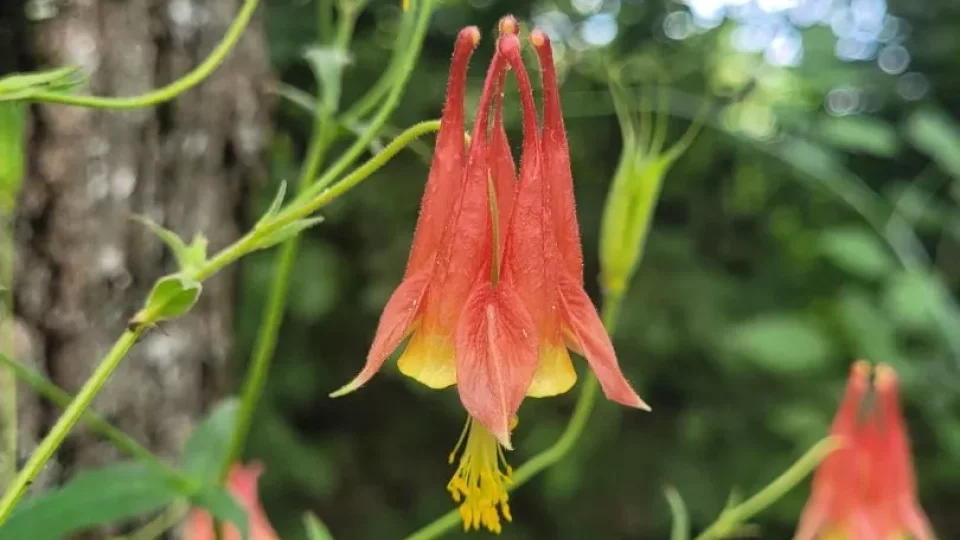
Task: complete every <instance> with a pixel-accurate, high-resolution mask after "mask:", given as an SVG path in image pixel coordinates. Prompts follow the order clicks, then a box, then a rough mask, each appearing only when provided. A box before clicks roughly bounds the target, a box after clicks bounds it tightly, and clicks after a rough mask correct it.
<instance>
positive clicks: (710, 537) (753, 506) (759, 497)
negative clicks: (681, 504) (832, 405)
mask: <svg viewBox="0 0 960 540" xmlns="http://www.w3.org/2000/svg"><path fill="white" fill-rule="evenodd" d="M840 445H841V443H840V441H839V440H838V439H836V438H835V437H827V438H825V439H823V440H821V441H820V442H818V443H817V444H815V445H813V447H811V448H810V449H809V450H807V453H805V454H804V455H803V456H802V457H801V458H800V459H798V460H797V461H796V462H795V463H794V464H793V465H791V466H790V468H789V469H787V470H786V471H784V472H783V474H781V475H780V476H778V477H777V478H776V479H774V480H773V482H770V483H769V484H767V486H766V487H765V488H763V489H761V490H760V491H759V492H757V494H756V495H754V496H753V497H750V498H749V499H747V500H745V501H743V502H742V503H740V504H738V505H737V506H734V507H733V508H730V509H728V510H724V511H723V512H721V513H720V516H719V517H717V520H716V521H715V522H713V524H712V525H710V526H709V527H707V528H706V530H704V531H703V532H702V533H700V535H699V536H697V537H696V538H695V539H694V540H720V539H721V538H727V537H728V536H730V535H731V534H732V533H733V532H734V530H735V529H736V528H737V527H739V526H740V525H743V524H744V523H746V522H747V520H749V519H750V518H752V517H753V516H755V515H757V514H759V513H760V512H762V511H763V510H765V509H766V508H767V507H768V506H770V505H771V504H773V503H775V502H776V501H778V500H780V499H781V498H782V497H783V496H784V495H786V493H787V492H788V491H790V490H791V489H793V488H794V487H796V485H797V484H799V483H800V482H801V481H803V479H804V478H806V477H807V475H809V474H810V472H811V471H813V470H814V469H815V468H816V467H817V465H819V464H820V462H821V461H823V459H824V458H825V457H827V455H829V454H830V452H833V451H834V450H836V449H838V448H840Z"/></svg>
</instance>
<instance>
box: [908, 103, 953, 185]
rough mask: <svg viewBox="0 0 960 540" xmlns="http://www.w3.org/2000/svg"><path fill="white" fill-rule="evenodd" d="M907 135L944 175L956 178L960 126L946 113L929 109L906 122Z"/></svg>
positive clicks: (920, 111)
mask: <svg viewBox="0 0 960 540" xmlns="http://www.w3.org/2000/svg"><path fill="white" fill-rule="evenodd" d="M907 136H908V137H909V138H910V142H912V143H913V145H914V146H916V147H917V148H918V149H919V150H920V151H921V152H923V153H925V154H927V155H929V156H930V157H931V158H933V160H934V161H936V162H937V164H938V165H940V168H941V169H943V170H944V171H945V172H946V173H947V174H949V175H951V176H953V177H954V178H956V179H960V126H957V124H956V122H955V121H954V120H953V119H952V118H951V117H950V115H948V114H947V113H946V112H944V111H942V110H940V109H934V108H931V107H927V108H923V109H920V110H918V111H916V112H915V113H913V114H912V115H911V116H910V118H909V120H907Z"/></svg>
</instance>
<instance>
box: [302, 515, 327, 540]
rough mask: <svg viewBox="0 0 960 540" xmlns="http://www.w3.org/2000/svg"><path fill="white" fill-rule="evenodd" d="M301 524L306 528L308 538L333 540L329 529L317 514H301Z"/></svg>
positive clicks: (312, 539) (311, 539) (310, 539)
mask: <svg viewBox="0 0 960 540" xmlns="http://www.w3.org/2000/svg"><path fill="white" fill-rule="evenodd" d="M303 526H304V528H306V529H307V538H308V540H333V535H332V534H330V530H329V529H327V527H326V526H325V525H324V524H323V522H322V521H320V520H319V519H318V518H317V516H315V515H313V514H311V513H309V512H308V513H307V514H306V515H304V516H303Z"/></svg>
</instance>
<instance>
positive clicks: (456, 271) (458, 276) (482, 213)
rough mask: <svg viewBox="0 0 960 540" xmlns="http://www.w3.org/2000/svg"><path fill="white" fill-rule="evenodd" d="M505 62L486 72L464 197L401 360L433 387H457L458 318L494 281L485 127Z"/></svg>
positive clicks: (405, 369) (456, 207) (447, 232)
mask: <svg viewBox="0 0 960 540" xmlns="http://www.w3.org/2000/svg"><path fill="white" fill-rule="evenodd" d="M502 72H503V62H502V60H501V59H500V58H499V57H498V56H495V57H494V59H493V61H492V62H491V63H490V68H489V70H488V71H487V80H486V82H485V83H484V89H483V94H482V95H481V97H480V105H479V107H480V108H479V111H480V112H479V114H477V119H476V123H475V125H474V128H473V133H472V136H471V140H470V152H469V156H468V159H467V167H466V171H465V172H464V178H463V180H462V188H461V190H460V193H459V197H458V199H457V201H456V203H455V205H454V209H453V210H452V212H451V215H450V222H449V223H448V224H447V227H446V229H445V231H444V237H443V240H442V241H441V246H440V250H439V251H438V252H437V257H436V261H435V262H434V272H433V277H432V281H431V283H430V286H429V287H428V289H427V292H426V295H425V298H424V301H423V308H422V311H421V317H420V319H419V324H418V326H417V331H416V334H415V335H414V336H413V337H412V338H411V343H410V345H411V346H410V347H408V348H407V350H406V351H404V353H403V355H402V356H401V357H400V366H401V371H402V372H403V373H405V374H407V375H410V376H411V377H414V378H416V379H417V380H418V381H420V382H422V383H423V384H426V385H428V386H431V387H434V388H437V387H443V386H446V385H448V384H450V383H452V382H453V381H454V380H455V378H454V379H451V378H450V377H449V374H451V373H455V372H456V371H455V370H456V368H455V362H454V352H455V351H454V333H455V331H456V326H457V320H458V319H459V317H460V314H461V312H462V311H463V306H464V304H465V303H466V301H467V297H468V296H469V295H470V291H471V288H472V287H473V285H474V284H475V283H476V282H477V279H478V278H479V277H481V276H485V277H486V278H487V279H489V277H490V268H491V265H492V262H493V247H494V246H495V244H494V242H493V240H492V231H491V225H490V223H491V222H490V205H489V198H488V192H487V185H488V184H487V182H488V179H489V169H488V167H487V157H488V154H487V141H486V126H487V118H488V117H489V113H488V111H489V109H490V104H491V102H492V100H493V94H494V91H495V90H496V81H497V80H498V78H499V76H500V74H501V73H502Z"/></svg>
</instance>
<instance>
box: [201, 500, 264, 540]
mask: <svg viewBox="0 0 960 540" xmlns="http://www.w3.org/2000/svg"><path fill="white" fill-rule="evenodd" d="M192 501H193V504H194V505H195V506H199V507H201V508H203V509H205V510H206V511H207V512H209V513H210V515H211V516H213V517H215V518H217V519H219V520H221V521H226V522H229V523H232V524H233V525H234V526H235V527H236V528H237V530H238V531H240V536H241V537H242V538H243V540H247V539H248V538H250V519H249V518H248V516H247V511H246V510H244V508H243V506H242V505H240V503H239V502H237V500H236V499H235V498H234V497H233V496H231V495H230V494H229V493H227V491H226V490H224V489H222V488H217V489H213V490H208V491H203V492H201V493H200V494H199V495H197V496H196V497H193V499H192Z"/></svg>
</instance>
